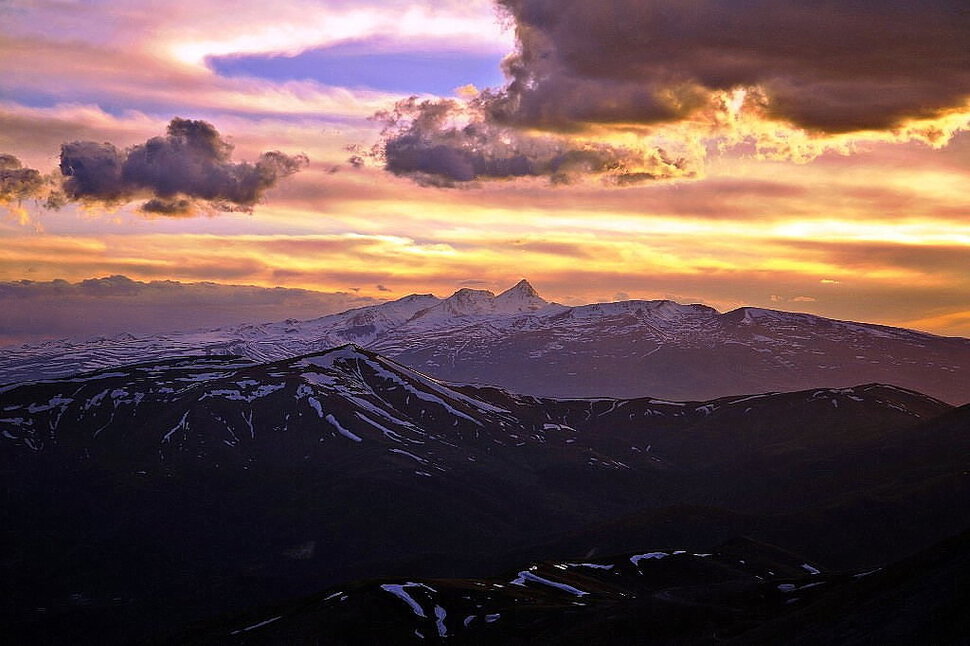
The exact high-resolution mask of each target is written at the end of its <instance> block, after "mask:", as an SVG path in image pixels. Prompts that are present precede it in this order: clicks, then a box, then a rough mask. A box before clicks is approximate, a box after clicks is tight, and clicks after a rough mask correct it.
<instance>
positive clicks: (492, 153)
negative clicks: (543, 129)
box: [376, 94, 690, 186]
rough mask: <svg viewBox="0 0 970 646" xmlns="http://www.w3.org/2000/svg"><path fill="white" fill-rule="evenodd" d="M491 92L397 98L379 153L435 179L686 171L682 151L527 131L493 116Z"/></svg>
mask: <svg viewBox="0 0 970 646" xmlns="http://www.w3.org/2000/svg"><path fill="white" fill-rule="evenodd" d="M492 98H493V97H492V95H489V94H485V95H483V96H482V97H480V98H479V99H478V100H476V101H474V102H472V103H471V104H470V105H465V104H463V103H461V102H459V101H455V100H452V99H439V100H425V101H418V100H417V99H416V98H415V97H411V98H409V99H405V100H403V101H400V102H398V103H397V104H396V105H395V106H394V108H393V109H392V110H388V111H386V112H381V113H378V114H377V115H376V119H377V120H378V121H381V122H383V123H384V126H385V127H384V131H383V133H382V145H381V146H380V151H379V154H380V156H381V157H382V158H383V161H384V167H385V169H386V170H388V171H390V172H392V173H394V174H396V175H404V176H409V177H412V178H414V179H416V180H417V181H418V182H419V183H422V184H425V185H432V186H456V185H459V184H461V183H466V182H471V181H473V180H477V179H505V178H514V177H537V176H543V177H547V178H549V179H550V181H552V182H553V183H554V184H563V183H570V182H572V181H573V179H574V178H576V177H578V176H582V175H588V174H596V175H604V176H606V177H608V178H609V180H610V181H612V182H614V183H616V184H619V185H626V184H635V183H639V182H642V181H648V180H651V179H657V178H666V177H674V176H685V175H689V174H690V170H689V169H688V168H687V163H686V162H685V160H684V159H681V158H675V157H673V156H671V155H668V154H667V153H666V152H665V151H663V150H661V149H659V148H657V149H653V150H650V151H648V152H647V153H644V152H643V151H636V150H632V149H629V148H625V147H622V146H612V145H608V144H602V143H589V142H585V143H580V142H571V141H569V140H568V139H566V138H562V137H546V136H532V135H529V134H526V133H522V132H519V131H518V130H516V129H515V128H511V127H507V126H502V125H499V124H497V123H496V122H494V121H493V120H491V119H490V118H489V116H488V114H487V112H486V110H485V108H487V106H488V103H489V101H490V100H491V99H492Z"/></svg>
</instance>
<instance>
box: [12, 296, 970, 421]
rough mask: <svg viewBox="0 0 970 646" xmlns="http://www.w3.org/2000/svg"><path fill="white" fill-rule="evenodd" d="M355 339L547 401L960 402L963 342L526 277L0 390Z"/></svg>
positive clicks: (282, 354) (50, 350)
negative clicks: (584, 296) (888, 394)
mask: <svg viewBox="0 0 970 646" xmlns="http://www.w3.org/2000/svg"><path fill="white" fill-rule="evenodd" d="M346 343H355V344H357V345H360V346H363V347H367V348H369V349H372V350H375V351H377V352H380V353H381V354H383V355H385V356H388V357H391V358H394V359H396V360H398V361H399V362H401V363H404V364H406V365H409V366H412V367H414V368H416V369H419V370H421V371H423V372H426V373H428V374H431V375H434V376H435V377H437V378H439V379H444V380H448V381H453V382H467V383H481V384H495V385H499V386H502V387H504V388H508V389H510V390H514V391H516V392H527V393H532V394H536V395H543V396H550V397H553V396H554V397H583V396H590V395H601V396H610V397H640V396H647V395H651V396H654V397H664V398H671V399H695V400H702V399H712V398H716V397H722V396H728V395H736V394H740V393H752V392H765V391H769V390H774V391H779V390H801V389H807V388H812V387H818V386H825V387H845V386H852V385H855V384H859V383H867V382H879V383H891V384H896V385H899V386H902V387H905V388H910V389H913V390H917V391H919V392H925V393H927V394H930V395H931V396H934V397H937V398H940V399H943V400H944V401H948V402H951V403H954V404H963V403H967V402H968V401H970V379H968V378H966V375H967V372H968V370H970V340H968V339H961V338H946V337H937V336H933V335H930V334H924V333H920V332H914V331H912V330H904V329H899V328H890V327H885V326H878V325H870V324H863V323H852V322H847V321H836V320H832V319H826V318H822V317H818V316H812V315H809V314H795V313H790V312H779V311H773V310H764V309H758V308H741V309H737V310H734V311H731V312H727V313H725V314H720V313H718V312H717V311H716V310H714V309H712V308H709V307H706V306H703V305H680V304H678V303H673V302H671V301H624V302H618V303H600V304H595V305H586V306H581V307H565V306H562V305H557V304H554V303H548V302H547V301H545V300H543V299H542V298H541V297H540V296H539V295H538V294H537V293H536V292H535V290H534V289H533V288H532V286H531V285H529V284H528V283H527V282H526V281H521V282H520V283H519V284H517V285H515V286H514V287H512V288H510V289H509V290H507V291H505V292H503V293H502V294H499V295H498V296H496V295H494V294H492V293H491V292H487V291H484V290H471V289H463V290H459V291H458V292H456V293H455V294H453V295H452V296H451V297H449V298H447V299H438V298H436V297H434V296H431V295H413V296H408V297H405V298H403V299H400V300H398V301H393V302H390V303H384V304H381V305H375V306H371V307H365V308H361V309H357V310H351V311H348V312H344V313H341V314H335V315H331V316H325V317H322V318H320V319H315V320H310V321H296V320H293V319H288V320H286V321H282V322H279V323H268V324H261V325H249V326H241V327H236V328H231V329H218V330H209V331H199V332H192V333H178V334H170V335H162V336H153V337H138V338H132V337H129V336H124V337H117V338H110V339H96V340H91V341H87V342H51V343H48V344H43V345H40V346H29V347H20V348H5V353H4V356H3V358H2V359H0V383H3V382H8V383H13V382H17V381H24V380H28V379H38V378H52V377H63V376H68V375H71V374H75V373H77V372H80V371H83V370H95V369H99V368H104V367H110V366H114V365H118V364H121V363H130V362H132V361H143V360H144V361H147V360H153V359H161V358H171V357H173V356H179V355H187V354H197V355H205V354H210V355H211V354H239V355H241V356H245V357H248V358H249V359H251V360H252V361H254V362H266V361H274V360H279V359H284V358H287V357H294V356H300V355H303V354H308V353H313V352H320V351H323V350H326V349H328V348H331V347H335V346H338V345H342V344H346Z"/></svg>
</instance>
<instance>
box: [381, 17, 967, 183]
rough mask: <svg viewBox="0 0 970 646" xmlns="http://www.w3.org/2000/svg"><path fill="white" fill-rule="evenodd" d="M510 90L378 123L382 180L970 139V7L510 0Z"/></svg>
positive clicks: (418, 105) (569, 171) (670, 170)
mask: <svg viewBox="0 0 970 646" xmlns="http://www.w3.org/2000/svg"><path fill="white" fill-rule="evenodd" d="M498 5H499V7H500V8H501V9H502V10H503V11H504V12H505V14H506V15H507V18H508V21H509V22H510V24H512V25H514V27H515V34H516V39H517V47H516V51H515V52H514V53H513V54H511V55H510V56H508V57H507V58H506V59H505V61H504V63H503V67H504V71H505V73H506V76H507V78H508V83H507V84H506V85H505V87H503V88H498V89H491V90H485V91H483V92H480V93H478V94H477V95H476V96H474V97H471V98H468V97H465V98H463V99H460V100H453V99H440V100H426V101H418V100H417V99H414V98H412V99H410V100H407V101H402V102H400V103H398V104H397V105H396V106H395V107H394V108H393V109H391V110H387V111H384V112H382V113H378V115H376V116H377V118H378V120H379V121H381V122H383V123H384V124H385V126H386V127H385V130H384V132H383V135H382V141H381V145H380V146H379V151H378V152H379V155H378V156H379V157H380V158H381V160H382V161H383V162H384V166H385V168H386V170H388V171H391V172H392V173H395V174H397V175H404V176H408V177H412V178H414V179H416V180H417V181H418V182H419V183H422V184H425V185H434V186H459V185H467V184H468V183H469V182H472V181H473V180H489V179H505V178H518V177H529V176H545V177H548V178H550V179H551V180H552V182H553V183H554V184H559V183H572V182H574V181H575V180H576V179H578V178H580V177H587V176H593V177H597V178H601V179H604V180H606V183H607V184H609V185H613V186H621V187H622V186H629V185H631V184H640V183H644V182H652V181H655V180H666V179H679V178H684V177H697V176H700V175H701V174H702V173H703V168H704V163H705V160H706V159H707V158H708V156H709V155H710V154H711V153H714V152H723V151H726V150H732V149H736V150H739V151H740V152H741V153H742V154H744V153H754V155H755V156H756V157H758V158H767V159H787V160H794V161H798V162H807V161H811V160H813V159H815V158H817V157H818V156H819V155H821V154H822V153H824V152H827V151H834V152H838V153H841V154H849V153H852V152H855V151H856V150H858V148H859V146H860V145H863V144H869V143H873V142H903V141H918V142H921V143H923V144H926V145H929V146H932V147H936V148H939V147H942V146H944V145H946V144H947V143H948V142H949V141H950V140H951V139H952V138H953V136H954V134H955V133H957V132H960V131H962V130H967V129H970V72H968V70H970V49H968V48H967V47H966V44H965V41H966V34H967V33H970V12H968V11H967V10H966V8H965V6H964V3H962V2H959V1H957V0H930V1H929V2H925V3H920V4H919V6H915V5H913V4H912V3H906V2H902V1H901V0H883V1H881V2H873V1H871V0H847V1H846V2H838V3H835V2H823V3H819V2H815V1H814V0H689V1H687V2H684V1H683V0H614V1H612V2H610V3H609V7H606V8H604V7H602V6H600V5H598V4H596V3H590V2H587V1H585V0H562V1H556V2H552V1H550V0H498Z"/></svg>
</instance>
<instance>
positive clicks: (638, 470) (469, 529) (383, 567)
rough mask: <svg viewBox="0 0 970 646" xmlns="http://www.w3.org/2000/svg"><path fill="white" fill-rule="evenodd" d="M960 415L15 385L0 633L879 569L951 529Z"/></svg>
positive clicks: (316, 373)
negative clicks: (302, 606) (664, 558)
mask: <svg viewBox="0 0 970 646" xmlns="http://www.w3.org/2000/svg"><path fill="white" fill-rule="evenodd" d="M968 415H970V409H968V408H966V407H964V408H959V409H956V408H953V407H951V406H949V405H947V404H944V403H942V402H940V401H938V400H935V399H933V398H930V397H927V396H924V395H921V394H919V393H916V392H913V391H909V390H905V389H901V388H898V387H895V386H887V385H879V384H869V385H863V386H855V387H849V388H837V389H831V388H815V389H810V390H805V391H799V392H791V393H762V394H756V395H736V396H731V397H724V398H718V399H714V400H708V401H687V402H678V401H671V400H666V399H659V398H639V399H629V400H627V399H612V398H595V399H553V398H543V397H535V396H530V395H518V394H515V393H511V392H509V391H506V390H503V389H498V388H490V387H475V386H468V385H455V384H448V383H445V382H441V381H439V380H436V379H434V378H432V377H429V376H427V375H425V374H423V373H421V372H418V371H415V370H413V369H412V368H408V367H406V366H404V365H402V364H400V363H398V362H397V361H395V360H392V359H388V358H386V357H382V356H380V355H378V354H375V353H373V352H371V351H368V350H364V349H361V348H360V347H357V346H353V345H347V346H342V347H339V348H336V349H331V350H328V351H325V352H319V353H313V354H308V355H304V356H300V357H293V358H288V359H283V360H279V361H274V362H268V363H263V364H255V363H253V362H252V361H251V360H248V359H242V358H239V357H229V356H209V357H204V356H202V357H199V356H196V357H183V358H173V359H167V360H151V361H147V362H143V363H140V364H137V365H129V366H120V367H118V366H116V367H113V368H109V369H104V370H101V371H96V372H92V373H85V374H80V375H75V376H72V377H67V378H61V379H51V380H45V381H39V382H33V383H23V384H14V385H9V386H5V387H2V388H0V496H2V499H0V503H2V504H0V526H2V527H3V528H4V530H3V532H2V534H0V537H2V540H3V544H2V546H0V548H2V549H0V554H2V558H0V598H2V599H3V602H2V604H0V615H2V620H3V621H4V625H5V626H7V627H8V628H7V629H8V631H9V634H11V635H15V636H17V637H18V639H17V641H18V643H44V642H46V643H52V642H54V643H56V642H62V641H64V640H68V639H70V640H72V641H73V642H74V643H95V642H97V643H127V642H131V641H144V640H146V639H148V638H152V639H160V640H162V641H166V640H171V641H174V642H178V641H179V639H178V637H177V635H179V634H181V632H180V631H183V630H184V629H185V627H186V626H187V625H188V624H190V623H191V622H194V621H205V622H209V621H212V620H213V617H215V616H217V615H221V614H223V613H238V612H243V611H248V609H253V608H257V607H272V606H275V605H278V604H281V603H284V602H286V601H287V600H291V599H296V598H300V597H303V596H306V595H312V594H314V593H316V592H317V591H319V590H321V589H324V588H327V587H328V586H333V585H337V584H339V583H341V582H344V581H348V580H366V579H372V578H375V577H401V578H402V579H403V580H395V581H394V582H391V581H385V582H386V583H390V584H392V585H404V584H405V583H407V582H408V581H417V580H424V579H428V578H461V579H465V578H468V577H489V576H493V575H494V573H495V572H501V571H503V570H504V569H506V568H520V569H518V570H516V572H520V571H522V570H521V567H520V566H521V564H522V563H526V562H529V561H532V560H535V559H550V558H551V559H558V558H560V557H562V558H569V559H571V560H570V562H572V561H573V560H575V559H580V561H576V562H585V561H582V560H581V559H585V558H595V555H596V554H611V553H621V552H624V551H627V552H632V551H633V550H636V549H642V548H643V547H644V546H647V547H648V548H650V550H653V549H656V550H661V551H664V550H667V549H668V548H669V549H677V550H681V549H682V550H687V551H692V552H691V553H694V552H696V553H702V552H703V550H705V549H707V548H708V547H709V546H711V545H717V544H718V543H719V542H723V541H726V540H728V539H731V538H732V537H735V536H739V535H749V536H751V537H752V538H754V539H756V540H758V541H763V542H767V543H774V544H779V545H783V546H785V547H786V548H788V549H794V550H796V551H797V552H798V553H801V554H804V555H805V558H806V559H809V560H808V561H806V562H810V563H813V564H816V565H817V566H818V567H819V568H822V567H838V568H845V567H849V566H851V567H853V568H855V567H877V566H880V565H882V564H884V563H887V562H889V561H890V560H894V559H898V558H901V557H903V556H905V555H906V554H909V553H911V552H914V551H916V550H918V549H922V548H925V547H927V546H929V545H930V544H932V543H933V542H934V541H939V540H942V539H944V538H946V537H947V536H950V535H952V534H954V533H956V532H959V531H961V530H963V529H964V528H965V524H966V517H965V513H964V511H963V510H965V509H966V508H967V505H968V504H970V486H968V484H967V482H966V475H965V471H966V459H965V456H966V455H967V454H968V453H970V434H968V433H967V429H968V428H970V417H968ZM742 558H743V557H742ZM830 564H831V565H830ZM540 576H541V575H540ZM528 578H529V577H526V579H528ZM526 583H527V584H526V588H532V587H533V586H532V585H531V584H529V583H528V582H526ZM532 583H536V582H535V581H532ZM540 585H542V584H541V583H540ZM580 589H582V588H580ZM382 594H385V595H386V596H387V600H388V601H390V602H395V601H396V602H397V603H401V601H400V599H398V600H395V599H394V598H393V597H392V596H390V595H387V594H386V593H382ZM402 607H403V604H402ZM422 607H423V606H422ZM429 608H430V606H429ZM429 616H430V615H429ZM270 617H271V616H270ZM268 618H269V617H266V616H264V617H261V618H259V619H258V621H254V622H253V624H256V623H259V622H260V621H265V620H267V619H268ZM248 625H252V624H245V625H244V626H242V627H240V626H236V627H235V628H233V630H236V629H242V628H245V626H248ZM246 634H248V633H246ZM427 634H429V635H430V634H431V633H427Z"/></svg>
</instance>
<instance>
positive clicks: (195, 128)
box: [60, 117, 308, 215]
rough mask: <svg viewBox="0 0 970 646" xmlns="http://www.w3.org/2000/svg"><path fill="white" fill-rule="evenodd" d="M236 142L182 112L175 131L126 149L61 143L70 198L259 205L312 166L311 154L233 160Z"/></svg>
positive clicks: (157, 205) (175, 210) (151, 207)
mask: <svg viewBox="0 0 970 646" xmlns="http://www.w3.org/2000/svg"><path fill="white" fill-rule="evenodd" d="M232 150H233V146H232V144H230V143H229V142H227V141H226V140H225V139H224V138H223V137H222V136H221V135H220V134H219V132H218V131H217V130H216V129H215V128H214V127H213V126H212V124H210V123H207V122H205V121H194V120H190V119H181V118H178V117H176V118H174V119H172V121H171V122H170V123H169V125H168V130H167V133H166V134H165V135H164V136H161V137H153V138H151V139H149V140H148V141H146V142H145V143H143V144H138V145H136V146H132V147H131V148H128V149H127V150H119V149H118V148H117V147H115V146H114V145H113V144H111V143H97V142H93V141H75V142H71V143H66V144H64V145H63V146H61V158H60V171H61V174H62V175H63V176H64V183H63V190H64V194H65V196H66V198H67V199H69V200H75V201H80V202H89V203H91V202H94V203H104V204H116V203H121V202H128V201H131V200H134V199H138V198H140V197H148V198H149V199H148V201H147V202H146V203H145V204H144V205H143V206H142V210H143V211H145V212H148V213H154V214H160V215H182V214H186V213H190V212H192V211H193V210H194V209H195V208H196V207H197V206H205V207H209V208H215V209H217V210H237V209H241V210H251V209H252V207H253V206H254V205H255V204H257V203H258V202H259V201H260V200H261V199H262V197H263V195H264V194H265V192H266V191H267V190H269V189H270V188H272V187H273V186H275V185H276V184H277V182H279V181H280V180H281V179H283V178H285V177H288V176H290V175H293V174H294V173H296V172H297V171H299V170H300V169H301V168H303V167H304V166H306V164H307V163H308V160H307V158H306V156H305V155H287V154H284V153H282V152H279V151H270V152H265V153H263V154H262V155H260V157H259V159H258V160H257V161H256V162H255V163H250V162H234V161H232V160H231V156H232Z"/></svg>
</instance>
